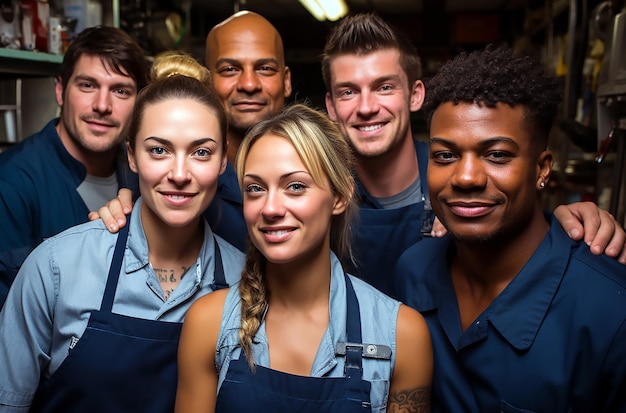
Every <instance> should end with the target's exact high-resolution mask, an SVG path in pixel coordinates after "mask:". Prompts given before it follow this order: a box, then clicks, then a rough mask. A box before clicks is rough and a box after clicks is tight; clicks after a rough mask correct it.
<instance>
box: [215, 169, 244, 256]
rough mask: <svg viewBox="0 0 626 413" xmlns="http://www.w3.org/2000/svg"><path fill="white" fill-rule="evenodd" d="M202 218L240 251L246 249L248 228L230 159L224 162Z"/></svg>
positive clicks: (235, 174)
mask: <svg viewBox="0 0 626 413" xmlns="http://www.w3.org/2000/svg"><path fill="white" fill-rule="evenodd" d="M204 218H205V219H206V220H207V221H208V222H209V225H211V228H212V229H213V232H215V233H216V234H217V235H219V236H220V237H222V238H224V239H225V240H226V241H228V242H229V243H231V244H232V245H234V246H235V247H237V248H239V249H240V250H241V251H245V250H246V245H247V240H248V228H247V227H246V221H244V219H243V197H242V196H241V190H240V189H239V182H238V181H237V173H236V172H235V168H234V167H233V165H232V164H231V163H230V161H228V162H227V163H226V170H225V171H224V173H223V174H221V175H220V177H219V179H218V182H217V192H216V193H215V198H214V199H213V202H211V205H209V208H208V209H207V210H206V211H205V213H204Z"/></svg>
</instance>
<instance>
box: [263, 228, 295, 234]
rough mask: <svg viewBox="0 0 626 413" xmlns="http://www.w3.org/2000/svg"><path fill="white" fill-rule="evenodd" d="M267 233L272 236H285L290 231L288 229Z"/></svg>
mask: <svg viewBox="0 0 626 413" xmlns="http://www.w3.org/2000/svg"><path fill="white" fill-rule="evenodd" d="M266 232H267V233H268V234H270V235H283V234H286V233H287V232H289V231H287V230H286V229H281V230H279V231H266Z"/></svg>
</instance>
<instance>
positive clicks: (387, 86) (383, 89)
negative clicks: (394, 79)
mask: <svg viewBox="0 0 626 413" xmlns="http://www.w3.org/2000/svg"><path fill="white" fill-rule="evenodd" d="M378 90H380V91H381V92H391V91H393V90H394V87H393V85H392V84H389V83H385V84H384V85H381V86H380V87H379V88H378Z"/></svg>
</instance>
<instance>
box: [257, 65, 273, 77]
mask: <svg viewBox="0 0 626 413" xmlns="http://www.w3.org/2000/svg"><path fill="white" fill-rule="evenodd" d="M257 72H259V73H261V74H264V75H268V76H271V75H273V74H275V73H277V72H278V69H276V68H275V67H274V66H271V65H261V66H259V67H258V68H257Z"/></svg>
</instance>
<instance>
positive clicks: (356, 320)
mask: <svg viewBox="0 0 626 413" xmlns="http://www.w3.org/2000/svg"><path fill="white" fill-rule="evenodd" d="M344 278H345V280H346V298H347V305H348V317H347V320H346V333H347V336H348V337H347V339H348V342H347V343H346V367H345V374H346V377H348V378H352V377H355V378H358V379H359V380H360V379H361V377H362V375H363V368H362V365H363V345H362V344H361V343H362V342H363V341H362V338H361V312H360V308H359V300H358V299H357V297H356V293H355V292H354V287H353V286H352V281H350V277H348V275H347V274H345V273H344ZM351 343H354V344H357V345H355V346H351V345H350V344H351Z"/></svg>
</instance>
